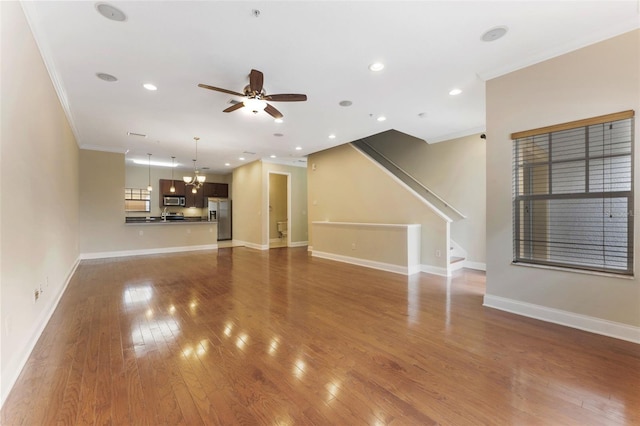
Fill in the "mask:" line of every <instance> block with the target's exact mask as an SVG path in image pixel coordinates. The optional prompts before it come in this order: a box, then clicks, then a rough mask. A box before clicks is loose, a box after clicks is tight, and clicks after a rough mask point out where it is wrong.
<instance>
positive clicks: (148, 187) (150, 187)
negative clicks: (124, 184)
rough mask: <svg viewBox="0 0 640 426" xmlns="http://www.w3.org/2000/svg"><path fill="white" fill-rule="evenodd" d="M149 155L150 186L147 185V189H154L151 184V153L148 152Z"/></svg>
mask: <svg viewBox="0 0 640 426" xmlns="http://www.w3.org/2000/svg"><path fill="white" fill-rule="evenodd" d="M147 155H148V156H149V186H147V191H149V192H151V191H153V187H152V186H151V154H147Z"/></svg>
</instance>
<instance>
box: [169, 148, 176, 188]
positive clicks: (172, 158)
mask: <svg viewBox="0 0 640 426" xmlns="http://www.w3.org/2000/svg"><path fill="white" fill-rule="evenodd" d="M175 159H176V157H171V188H169V192H171V193H172V194H173V193H174V192H176V185H175V183H174V182H173V168H174V167H175Z"/></svg>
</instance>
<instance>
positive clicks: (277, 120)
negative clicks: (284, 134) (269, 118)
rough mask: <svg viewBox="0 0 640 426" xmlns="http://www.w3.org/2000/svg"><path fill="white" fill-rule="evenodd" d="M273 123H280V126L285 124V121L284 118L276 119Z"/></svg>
mask: <svg viewBox="0 0 640 426" xmlns="http://www.w3.org/2000/svg"><path fill="white" fill-rule="evenodd" d="M273 121H275V122H276V123H278V124H280V123H283V122H284V120H283V119H282V118H276V119H275V120H273Z"/></svg>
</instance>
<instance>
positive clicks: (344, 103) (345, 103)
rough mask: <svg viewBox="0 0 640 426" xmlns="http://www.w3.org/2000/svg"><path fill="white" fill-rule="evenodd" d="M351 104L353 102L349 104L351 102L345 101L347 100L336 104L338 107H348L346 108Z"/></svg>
mask: <svg viewBox="0 0 640 426" xmlns="http://www.w3.org/2000/svg"><path fill="white" fill-rule="evenodd" d="M352 104H353V102H351V101H347V100H344V101H340V102H339V103H338V105H340V106H343V107H348V106H351V105H352Z"/></svg>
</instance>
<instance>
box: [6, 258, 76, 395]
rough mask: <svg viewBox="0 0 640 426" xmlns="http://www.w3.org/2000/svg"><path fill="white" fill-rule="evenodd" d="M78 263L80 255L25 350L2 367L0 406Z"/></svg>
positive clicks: (42, 315) (42, 316)
mask: <svg viewBox="0 0 640 426" xmlns="http://www.w3.org/2000/svg"><path fill="white" fill-rule="evenodd" d="M79 264H80V257H78V258H77V259H76V260H75V262H74V263H73V265H71V268H70V269H69V272H68V273H67V277H66V279H65V282H64V285H63V286H62V289H61V290H60V291H59V292H58V295H57V296H56V297H55V300H53V301H52V303H51V304H50V305H49V307H48V309H43V311H42V312H41V314H40V317H39V318H38V320H37V321H36V324H37V327H36V332H35V333H33V335H32V336H31V338H30V339H29V341H28V342H27V344H26V346H25V350H24V351H23V352H22V354H20V355H19V356H18V357H17V358H12V359H11V361H13V360H16V362H10V365H8V366H7V367H6V368H5V369H3V371H2V386H1V387H0V407H2V406H4V402H5V400H6V399H7V396H9V393H10V392H11V389H13V386H14V385H15V384H16V381H17V380H18V377H19V376H20V373H21V372H22V369H23V368H24V366H25V365H26V364H27V361H28V360H29V357H30V356H31V352H33V349H34V348H35V347H36V343H38V340H39V339H40V336H41V335H42V332H43V331H44V329H45V327H46V326H47V324H48V323H49V320H50V319H51V316H52V315H53V313H54V312H55V310H56V308H57V307H58V304H59V303H60V299H62V295H63V294H64V292H65V291H67V287H68V286H69V283H70V282H71V278H72V277H73V275H74V274H75V273H76V269H77V268H78V265H79ZM12 364H16V365H12Z"/></svg>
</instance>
